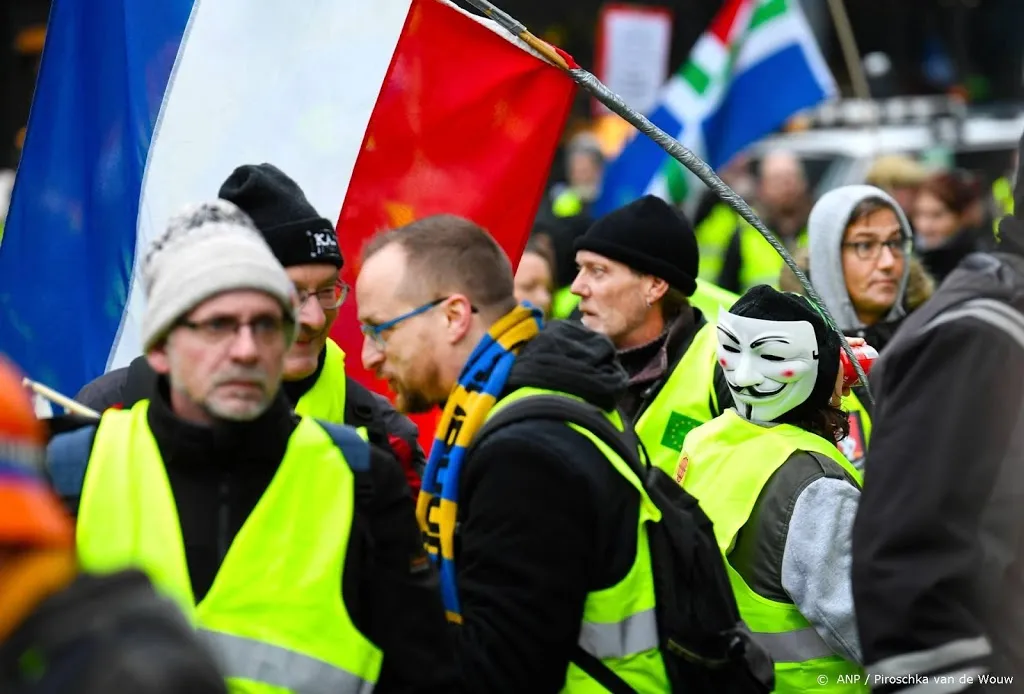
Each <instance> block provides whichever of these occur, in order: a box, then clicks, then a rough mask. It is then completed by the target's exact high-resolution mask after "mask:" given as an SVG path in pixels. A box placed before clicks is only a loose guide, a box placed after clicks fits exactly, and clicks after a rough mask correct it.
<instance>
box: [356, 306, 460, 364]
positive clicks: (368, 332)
mask: <svg viewBox="0 0 1024 694" xmlns="http://www.w3.org/2000/svg"><path fill="white" fill-rule="evenodd" d="M450 298H451V297H450V296H446V297H442V298H440V299H434V300H433V301H428V302H427V303H425V304H423V305H422V306H417V307H416V308H414V309H413V310H411V311H407V312H405V313H403V314H402V315H400V316H398V317H397V318H392V319H391V320H387V321H384V322H383V323H381V324H379V325H370V324H369V323H360V324H359V329H360V330H361V331H362V333H363V335H365V336H366V337H368V338H370V339H371V340H373V344H374V346H376V347H377V349H378V350H381V351H383V350H384V349H385V348H386V347H387V346H388V344H387V340H385V339H384V333H385V332H386V331H388V330H391V329H392V328H394V327H395V326H397V325H398V324H399V323H401V322H403V321H407V320H409V319H410V318H415V317H416V316H418V315H420V314H421V313H426V312H427V311H429V310H430V309H432V308H434V307H435V306H440V305H441V304H443V303H444V302H446V301H448V299H450ZM469 308H470V310H471V311H472V312H473V313H477V309H476V306H472V305H470V307H469Z"/></svg>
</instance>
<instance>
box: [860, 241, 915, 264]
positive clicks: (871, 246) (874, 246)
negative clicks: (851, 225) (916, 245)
mask: <svg viewBox="0 0 1024 694" xmlns="http://www.w3.org/2000/svg"><path fill="white" fill-rule="evenodd" d="M910 244H911V241H910V239H890V240H889V241H879V240H878V239H872V240H871V241H853V242H850V243H844V244H843V248H852V249H853V252H854V253H855V254H856V255H857V257H858V258H860V259H861V260H877V259H878V256H879V255H880V254H881V252H882V248H888V249H889V252H890V253H892V254H893V256H894V257H897V258H901V257H903V256H905V255H907V254H908V253H910Z"/></svg>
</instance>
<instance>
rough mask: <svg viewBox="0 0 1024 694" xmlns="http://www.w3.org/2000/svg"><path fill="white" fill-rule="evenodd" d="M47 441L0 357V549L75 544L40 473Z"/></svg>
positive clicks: (67, 518)
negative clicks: (9, 546) (5, 547)
mask: <svg viewBox="0 0 1024 694" xmlns="http://www.w3.org/2000/svg"><path fill="white" fill-rule="evenodd" d="M45 445H46V428H45V427H44V425H43V423H42V422H41V421H39V419H38V418H37V417H36V413H35V410H34V408H33V407H32V400H31V398H30V397H29V394H28V391H27V390H26V389H25V387H24V386H23V385H22V378H21V374H20V373H19V372H18V370H17V369H16V368H15V367H14V366H13V365H12V364H11V363H10V362H8V361H7V360H5V359H3V358H2V357H0V548H2V547H3V546H4V545H13V546H16V547H20V546H25V545H29V546H35V547H56V548H72V547H74V543H75V528H74V523H73V521H72V520H71V518H70V516H68V514H67V513H66V512H65V511H64V509H63V507H62V506H61V504H60V501H59V500H58V499H57V497H56V496H55V495H54V494H53V493H52V492H51V491H50V489H49V488H48V487H47V486H46V483H45V482H44V481H43V479H42V478H41V476H40V474H39V468H40V467H41V465H42V461H43V456H44V446H45Z"/></svg>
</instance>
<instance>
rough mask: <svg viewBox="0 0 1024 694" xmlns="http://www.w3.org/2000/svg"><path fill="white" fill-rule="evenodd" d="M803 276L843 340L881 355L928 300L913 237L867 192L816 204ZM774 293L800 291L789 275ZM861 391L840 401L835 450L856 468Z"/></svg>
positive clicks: (892, 204) (898, 216)
mask: <svg viewBox="0 0 1024 694" xmlns="http://www.w3.org/2000/svg"><path fill="white" fill-rule="evenodd" d="M807 233H808V254H807V255H806V256H805V257H804V258H803V260H804V263H802V264H803V265H804V270H805V272H806V273H807V275H808V277H809V279H810V280H811V282H812V283H813V284H814V288H815V289H816V290H817V291H818V294H819V295H820V296H821V298H822V300H823V301H824V302H825V306H826V308H828V310H829V313H831V314H832V316H833V317H834V318H835V320H836V323H837V325H838V327H839V329H840V330H842V331H843V333H844V334H845V335H846V336H847V337H861V338H864V340H865V341H866V342H867V343H868V344H869V345H871V346H872V347H874V348H875V349H877V350H879V351H882V350H884V349H885V346H886V345H887V344H888V343H889V341H890V340H891V339H892V336H893V334H894V333H895V332H896V328H897V327H899V324H900V322H902V320H903V319H904V318H905V317H906V315H907V313H908V312H909V311H911V310H913V309H914V308H916V307H917V306H919V305H920V304H922V303H924V301H925V300H926V299H927V298H928V297H929V296H930V295H931V293H932V290H933V288H934V284H933V282H932V280H931V278H930V277H929V276H928V274H927V272H925V270H924V268H923V267H922V266H921V264H920V263H919V262H918V261H917V260H916V259H914V258H913V257H912V256H911V249H912V247H913V232H912V230H911V227H910V223H909V222H908V220H907V217H906V215H905V214H904V213H903V210H902V209H901V208H900V206H899V204H898V203H897V202H896V201H895V200H894V199H893V198H892V197H891V196H890V195H889V194H888V193H886V192H885V191H883V190H882V189H880V188H876V187H874V186H866V185H852V186H842V187H840V188H836V189H835V190H831V191H829V192H828V193H826V194H825V195H823V196H822V197H821V199H820V200H818V202H817V204H815V205H814V208H813V209H812V210H811V214H810V218H809V219H808V223H807ZM780 286H781V287H782V288H783V289H786V290H790V291H802V288H800V284H799V283H798V282H797V281H796V277H795V276H794V275H793V274H792V272H790V271H789V270H788V269H787V270H785V271H784V272H783V274H782V278H781V280H780ZM867 405H868V400H867V398H866V397H864V393H863V391H862V389H861V388H855V389H854V392H853V395H852V396H851V397H849V398H847V399H846V400H845V401H844V407H845V409H847V410H849V411H850V414H851V416H850V436H849V437H848V438H847V439H845V440H844V441H842V442H840V448H841V449H843V452H844V453H845V454H846V455H847V457H848V458H849V459H850V460H852V461H853V462H854V463H855V464H858V465H859V464H860V463H861V462H862V461H863V458H864V454H865V453H866V447H867V443H868V439H869V437H870V431H871V422H870V417H869V411H868V409H867Z"/></svg>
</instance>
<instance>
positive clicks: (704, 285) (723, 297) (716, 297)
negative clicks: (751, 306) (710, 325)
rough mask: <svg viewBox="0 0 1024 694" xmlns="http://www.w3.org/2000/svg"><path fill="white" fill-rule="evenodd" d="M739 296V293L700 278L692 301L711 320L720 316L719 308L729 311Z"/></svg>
mask: <svg viewBox="0 0 1024 694" xmlns="http://www.w3.org/2000/svg"><path fill="white" fill-rule="evenodd" d="M739 298H740V297H739V295H738V294H733V293H732V292H730V291H729V290H728V289H722V288H721V287H719V286H718V285H717V284H711V283H710V282H705V281H704V280H702V279H699V278H698V279H697V291H695V292H694V293H693V296H691V297H690V303H691V304H692V305H693V306H696V307H697V308H699V309H700V312H701V313H703V314H704V316H705V317H706V318H707V319H708V320H709V321H714V320H717V318H718V309H719V308H724V309H725V310H726V311H728V310H729V309H731V308H732V305H733V304H735V303H736V300H737V299H739Z"/></svg>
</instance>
